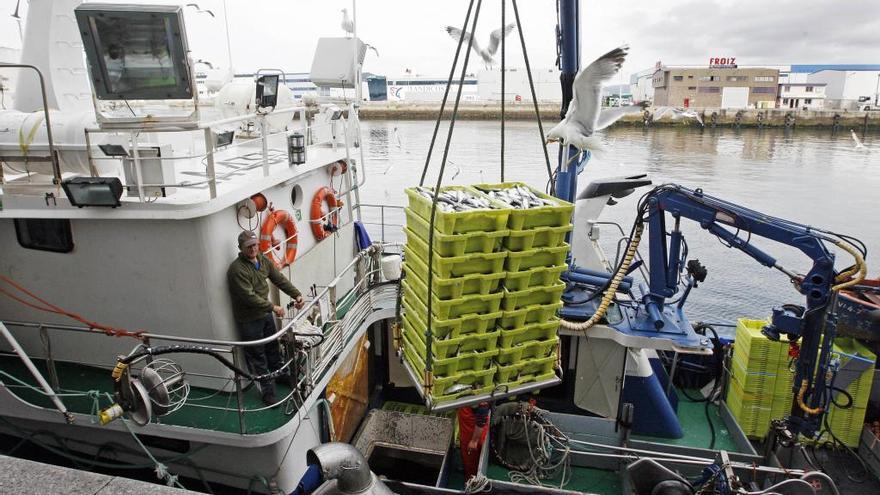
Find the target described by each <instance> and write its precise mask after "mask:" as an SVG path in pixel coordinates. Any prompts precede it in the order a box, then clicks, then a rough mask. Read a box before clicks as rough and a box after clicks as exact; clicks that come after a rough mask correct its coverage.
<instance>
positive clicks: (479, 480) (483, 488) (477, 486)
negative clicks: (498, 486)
mask: <svg viewBox="0 0 880 495" xmlns="http://www.w3.org/2000/svg"><path fill="white" fill-rule="evenodd" d="M490 491H492V482H491V481H490V480H489V478H487V477H485V476H483V475H482V474H479V473H477V474H476V475H474V476H471V477H470V479H468V480H467V481H466V482H465V484H464V492H465V493H482V492H490Z"/></svg>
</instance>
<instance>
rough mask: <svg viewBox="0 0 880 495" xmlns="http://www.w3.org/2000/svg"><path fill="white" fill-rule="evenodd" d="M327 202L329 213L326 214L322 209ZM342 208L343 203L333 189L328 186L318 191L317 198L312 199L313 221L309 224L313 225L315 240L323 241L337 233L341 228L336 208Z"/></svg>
mask: <svg viewBox="0 0 880 495" xmlns="http://www.w3.org/2000/svg"><path fill="white" fill-rule="evenodd" d="M325 202H326V203H327V208H329V211H328V213H324V212H323V211H322V209H321V207H322V206H323V205H324V203H325ZM340 206H342V201H339V200H338V199H336V195H335V194H334V193H333V190H332V189H330V188H329V187H326V186H324V187H322V188H321V189H318V192H316V193H315V197H314V198H312V219H311V221H310V222H309V223H311V224H312V234H315V239H317V240H319V241H321V240H324V239H326V238H328V237H330V234H332V233H333V232H336V229H337V228H338V226H339V215H338V214H337V213H336V208H339V207H340ZM328 214H329V215H328ZM325 217H326V218H325Z"/></svg>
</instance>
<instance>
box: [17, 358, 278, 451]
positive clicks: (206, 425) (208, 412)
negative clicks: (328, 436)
mask: <svg viewBox="0 0 880 495" xmlns="http://www.w3.org/2000/svg"><path fill="white" fill-rule="evenodd" d="M34 364H35V365H36V366H37V368H38V369H39V370H40V371H41V372H42V373H43V375H44V376H48V373H47V369H46V364H45V361H43V360H34ZM56 369H57V371H58V381H59V384H60V386H61V390H62V391H63V392H64V393H71V392H87V391H90V390H97V391H99V392H101V399H100V403H99V405H100V407H101V408H104V407H107V406H109V405H110V401H109V399H108V398H107V397H106V395H104V392H107V393H111V394H112V392H113V379H112V378H111V377H110V370H107V369H102V368H94V367H88V366H83V365H78V364H70V363H65V362H57V363H56ZM0 370H2V371H4V372H6V373H9V374H10V375H13V376H15V377H16V378H18V379H19V380H22V381H24V382H26V383H28V384H31V385H33V386H36V380H34V378H33V376H31V374H30V373H29V372H28V371H27V368H25V366H24V363H22V361H21V359H19V358H18V356H14V355H8V354H4V355H0ZM0 380H2V381H3V382H4V383H6V385H7V387H9V389H10V391H12V392H13V393H14V394H15V395H16V396H18V397H20V398H21V399H23V400H25V401H27V402H29V403H31V404H34V405H36V406H41V407H46V408H49V409H54V408H55V406H54V405H53V404H52V401H51V400H49V398H48V397H46V396H44V395H42V394H40V393H37V392H36V391H34V390H31V389H30V388H26V387H20V386H17V385H16V384H14V383H12V382H11V381H10V380H5V379H3V377H0ZM289 392H290V388H287V387H285V386H283V385H279V386H278V396H279V397H283V396H285V395H287V394H288V393H289ZM242 400H243V408H244V409H245V410H246V412H245V413H244V421H245V433H248V434H256V433H265V432H268V431H272V430H274V429H276V428H278V427H280V426H281V425H283V424H285V423H287V422H288V421H290V420H291V419H293V418H294V416H288V415H285V414H284V407H283V406H279V407H275V408H273V409H265V410H261V411H254V410H253V409H260V408H263V407H264V405H263V401H262V399H261V397H260V393H259V391H258V390H257V387H256V386H254V387H251V388H250V389H249V390H247V391H245V392H244V393H243V399H242ZM62 402H63V403H64V405H65V406H66V407H67V408H68V409H69V410H70V411H71V412H75V413H81V414H93V413H94V410H93V409H94V402H93V400H92V399H91V398H89V397H63V398H62ZM201 406H210V407H212V408H223V410H221V409H212V408H209V407H201ZM236 407H237V401H236V394H235V393H234V392H233V393H223V392H221V393H216V391H212V390H208V389H203V388H197V387H193V388H192V389H191V391H190V395H189V399H188V400H187V404H186V405H184V406H183V407H182V408H180V409H179V410H177V411H175V412H173V413H171V414H169V415H167V416H162V417H161V418H160V422H161V423H163V424H168V425H175V426H186V427H192V428H199V429H211V430H215V431H220V432H226V433H240V428H239V419H238V413H237V412H236V410H235V409H236Z"/></svg>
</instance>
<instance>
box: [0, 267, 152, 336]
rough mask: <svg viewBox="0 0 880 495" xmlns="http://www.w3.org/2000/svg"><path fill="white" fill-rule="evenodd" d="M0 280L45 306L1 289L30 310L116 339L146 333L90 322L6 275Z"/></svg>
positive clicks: (0, 291)
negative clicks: (78, 324)
mask: <svg viewBox="0 0 880 495" xmlns="http://www.w3.org/2000/svg"><path fill="white" fill-rule="evenodd" d="M0 280H2V281H4V282H6V283H7V284H9V285H11V286H12V287H14V288H15V289H17V290H18V291H20V292H22V293H24V294H26V295H27V296H28V297H30V298H32V299H34V300H36V301H38V302H39V303H40V304H42V305H43V306H40V305H37V304H34V303H32V302H29V301H26V300H24V299H22V298H20V297H18V296H15V295H14V294H11V293H10V292H8V291H6V290H5V289H2V288H0V293H2V294H4V295H6V296H7V297H9V298H10V299H13V300H15V301H17V302H19V303H21V304H23V305H25V306H27V307H29V308H32V309H36V310H38V311H44V312H47V313H54V314H57V315H62V316H66V317H68V318H71V319H73V320H76V321H78V322H80V323H82V324H83V325H86V326H88V327H89V328H91V329H97V330H101V331H103V332H104V333H105V334H106V335H112V336H115V337H134V338H136V339H141V338H142V337H141V335H142V334H143V333H144V330H138V331H135V332H132V331H129V330H126V329H124V328H117V327H113V326H110V325H104V324H102V323H98V322H94V321H91V320H89V319H87V318H85V317H83V316H81V315H79V314H77V313H73V312H71V311H68V310H66V309H64V308H61V307H60V306H56V305H54V304H52V303H50V302H49V301H47V300H45V299H43V298H41V297H40V296H38V295H36V294H34V293H33V292H31V291H29V290H27V289H25V288H24V287H23V286H21V285H19V284H18V283H16V282H15V281H14V280H12V279H10V278H9V277H7V276H5V275H0Z"/></svg>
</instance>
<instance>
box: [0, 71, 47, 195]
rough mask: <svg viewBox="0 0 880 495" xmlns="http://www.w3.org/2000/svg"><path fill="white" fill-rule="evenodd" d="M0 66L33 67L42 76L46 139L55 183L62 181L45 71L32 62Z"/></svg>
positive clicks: (41, 87)
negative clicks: (53, 137)
mask: <svg viewBox="0 0 880 495" xmlns="http://www.w3.org/2000/svg"><path fill="white" fill-rule="evenodd" d="M0 68H13V69H33V70H34V72H36V73H37V76H39V78H40V92H41V93H42V96H43V115H44V117H45V119H46V139H47V140H48V141H49V159H50V160H51V161H52V172H53V173H54V175H55V177H54V180H53V182H52V183H53V184H56V185H57V184H60V183H61V165H60V164H59V163H58V156H57V155H55V144H54V141H53V140H52V121H51V120H50V119H49V99H48V98H47V97H46V81H45V80H44V79H43V73H42V72H40V69H38V68H37V67H36V66H35V65H30V64H7V63H0Z"/></svg>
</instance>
